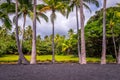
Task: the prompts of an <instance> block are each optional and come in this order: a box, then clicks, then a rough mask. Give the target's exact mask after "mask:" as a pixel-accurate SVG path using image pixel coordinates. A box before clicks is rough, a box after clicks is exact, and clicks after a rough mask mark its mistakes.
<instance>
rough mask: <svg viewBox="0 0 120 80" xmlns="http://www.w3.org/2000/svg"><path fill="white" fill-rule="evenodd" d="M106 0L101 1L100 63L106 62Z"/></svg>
mask: <svg viewBox="0 0 120 80" xmlns="http://www.w3.org/2000/svg"><path fill="white" fill-rule="evenodd" d="M106 1H107V0H104V3H103V40H102V56H101V64H106Z"/></svg>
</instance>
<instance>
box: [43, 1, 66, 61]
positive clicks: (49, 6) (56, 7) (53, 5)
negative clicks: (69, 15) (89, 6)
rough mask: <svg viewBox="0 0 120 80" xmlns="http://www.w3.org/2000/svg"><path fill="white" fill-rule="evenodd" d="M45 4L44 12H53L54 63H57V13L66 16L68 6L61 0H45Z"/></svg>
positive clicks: (51, 16)
mask: <svg viewBox="0 0 120 80" xmlns="http://www.w3.org/2000/svg"><path fill="white" fill-rule="evenodd" d="M43 2H44V3H45V7H44V8H43V9H42V10H43V11H47V10H51V11H52V13H51V15H50V19H51V23H52V62H53V63H54V62H55V49H54V46H55V45H54V34H55V33H54V27H55V24H54V21H55V19H56V13H55V12H56V11H58V12H60V13H62V14H63V15H65V6H66V4H64V3H63V2H61V0H43Z"/></svg>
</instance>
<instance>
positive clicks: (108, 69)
mask: <svg viewBox="0 0 120 80" xmlns="http://www.w3.org/2000/svg"><path fill="white" fill-rule="evenodd" d="M0 80H120V65H117V64H107V65H100V64H87V65H80V64H75V63H74V64H72V63H70V64H37V65H12V64H6V65H5V64H0Z"/></svg>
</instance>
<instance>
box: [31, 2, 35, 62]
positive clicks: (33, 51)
mask: <svg viewBox="0 0 120 80" xmlns="http://www.w3.org/2000/svg"><path fill="white" fill-rule="evenodd" d="M33 11H34V17H33V33H32V35H33V39H32V54H31V61H30V64H36V0H34V9H33Z"/></svg>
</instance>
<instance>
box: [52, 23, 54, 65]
mask: <svg viewBox="0 0 120 80" xmlns="http://www.w3.org/2000/svg"><path fill="white" fill-rule="evenodd" d="M54 27H55V26H54V21H53V23H52V63H55V43H54V35H55V33H54Z"/></svg>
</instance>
